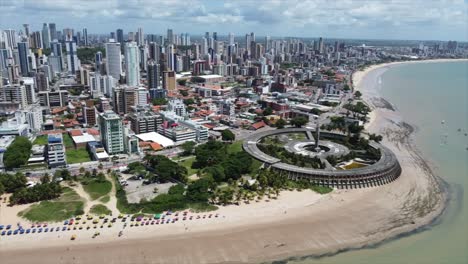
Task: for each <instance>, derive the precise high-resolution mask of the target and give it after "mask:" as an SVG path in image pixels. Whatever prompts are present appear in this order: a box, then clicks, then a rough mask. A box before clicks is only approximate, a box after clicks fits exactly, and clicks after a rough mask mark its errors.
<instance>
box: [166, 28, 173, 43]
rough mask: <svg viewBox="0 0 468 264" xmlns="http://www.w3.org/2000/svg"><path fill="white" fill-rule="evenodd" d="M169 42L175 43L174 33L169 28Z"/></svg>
mask: <svg viewBox="0 0 468 264" xmlns="http://www.w3.org/2000/svg"><path fill="white" fill-rule="evenodd" d="M167 43H168V44H173V43H174V35H173V33H172V29H168V30H167Z"/></svg>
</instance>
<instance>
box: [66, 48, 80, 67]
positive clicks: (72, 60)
mask: <svg viewBox="0 0 468 264" xmlns="http://www.w3.org/2000/svg"><path fill="white" fill-rule="evenodd" d="M65 47H66V49H67V63H68V72H69V73H71V74H75V73H76V71H78V70H79V69H80V60H79V59H78V55H77V52H76V42H75V41H65Z"/></svg>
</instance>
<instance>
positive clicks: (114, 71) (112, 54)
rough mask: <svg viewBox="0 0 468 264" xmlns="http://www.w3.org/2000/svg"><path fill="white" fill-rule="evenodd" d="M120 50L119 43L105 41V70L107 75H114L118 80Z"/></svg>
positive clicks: (120, 68)
mask: <svg viewBox="0 0 468 264" xmlns="http://www.w3.org/2000/svg"><path fill="white" fill-rule="evenodd" d="M117 37H118V34H117ZM120 50H121V48H120V43H116V42H109V43H106V57H107V62H106V72H107V75H110V76H112V77H114V78H115V79H116V80H120V75H122V54H121V53H120Z"/></svg>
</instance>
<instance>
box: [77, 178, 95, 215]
mask: <svg viewBox="0 0 468 264" xmlns="http://www.w3.org/2000/svg"><path fill="white" fill-rule="evenodd" d="M70 188H72V189H73V190H74V191H75V192H76V193H77V194H78V195H79V196H81V197H82V198H83V199H84V207H83V211H84V212H85V214H88V213H89V210H90V209H91V207H93V205H96V204H101V202H99V199H97V200H94V201H93V200H92V199H91V197H90V196H89V194H88V193H87V192H86V191H85V190H84V189H83V185H81V184H76V186H70Z"/></svg>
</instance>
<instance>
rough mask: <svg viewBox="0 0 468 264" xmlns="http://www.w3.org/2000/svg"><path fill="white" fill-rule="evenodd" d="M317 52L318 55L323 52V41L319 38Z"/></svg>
mask: <svg viewBox="0 0 468 264" xmlns="http://www.w3.org/2000/svg"><path fill="white" fill-rule="evenodd" d="M318 50H319V53H323V52H324V46H323V39H322V38H321V37H320V38H319V43H318Z"/></svg>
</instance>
